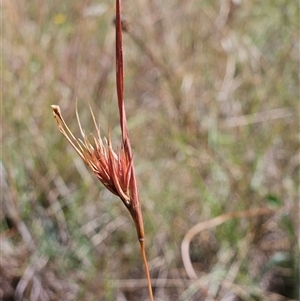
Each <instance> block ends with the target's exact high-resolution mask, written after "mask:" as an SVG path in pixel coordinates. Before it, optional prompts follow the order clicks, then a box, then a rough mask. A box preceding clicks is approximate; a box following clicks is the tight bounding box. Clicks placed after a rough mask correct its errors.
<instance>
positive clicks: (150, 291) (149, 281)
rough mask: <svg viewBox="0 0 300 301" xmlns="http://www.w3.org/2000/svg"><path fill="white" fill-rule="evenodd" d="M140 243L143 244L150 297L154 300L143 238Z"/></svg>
mask: <svg viewBox="0 0 300 301" xmlns="http://www.w3.org/2000/svg"><path fill="white" fill-rule="evenodd" d="M140 245H141V252H142V257H143V261H144V266H145V272H146V278H147V284H148V292H149V297H150V301H154V298H153V293H152V286H151V278H150V273H149V268H148V262H147V257H146V251H145V241H144V240H142V241H141V240H140Z"/></svg>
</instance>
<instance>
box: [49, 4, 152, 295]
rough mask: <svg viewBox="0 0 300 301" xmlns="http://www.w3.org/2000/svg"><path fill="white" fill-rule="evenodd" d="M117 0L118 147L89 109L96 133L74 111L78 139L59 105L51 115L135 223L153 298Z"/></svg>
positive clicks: (119, 10)
mask: <svg viewBox="0 0 300 301" xmlns="http://www.w3.org/2000/svg"><path fill="white" fill-rule="evenodd" d="M120 15H121V1H120V0H116V22H115V23H116V82H117V96H118V107H119V115H120V127H121V132H122V142H121V148H120V149H118V150H117V151H114V150H113V148H112V143H111V138H110V135H109V133H108V138H107V139H105V138H101V134H100V128H99V127H98V126H97V123H96V120H95V116H94V114H93V112H92V109H91V108H90V110H91V114H92V118H93V121H94V125H95V129H96V132H97V136H94V135H91V137H90V138H89V137H87V136H86V135H85V133H84V131H83V129H82V127H81V123H80V119H79V115H78V112H77V111H76V116H77V120H78V125H79V128H80V132H81V136H82V139H77V138H75V136H74V135H73V134H72V132H71V130H70V129H69V128H68V126H67V124H66V123H65V121H64V119H63V117H62V114H61V111H60V108H59V106H57V105H52V106H51V107H52V111H53V115H54V117H55V119H56V122H57V124H58V128H59V130H60V132H61V133H62V134H63V135H64V136H65V138H66V139H67V140H68V142H69V143H70V144H71V145H72V147H73V148H74V149H75V151H76V152H77V153H78V155H79V156H80V157H81V159H82V160H83V161H84V162H85V163H86V164H87V165H88V166H89V167H90V169H91V170H92V171H93V173H94V174H95V175H96V176H97V178H98V179H99V180H100V182H101V183H102V184H103V185H104V186H105V187H106V188H107V189H108V190H109V191H110V192H112V193H113V194H115V195H117V196H118V197H119V198H120V199H121V200H122V202H123V203H124V205H125V206H126V208H127V209H128V211H129V212H130V214H131V216H132V219H133V221H134V223H135V228H136V231H137V236H138V240H139V243H140V247H141V253H142V258H143V262H144V266H145V272H146V277H147V284H148V291H149V296H150V300H151V301H153V300H154V299H153V293H152V287H151V279H150V273H149V268H148V263H147V258H146V251H145V233H144V224H143V217H142V212H141V205H140V200H139V194H138V188H137V182H136V176H135V170H134V164H133V156H132V149H131V144H130V139H129V134H128V127H127V119H126V113H125V104H124V93H123V90H124V84H123V78H124V75H123V49H122V48H123V47H122V24H121V17H120Z"/></svg>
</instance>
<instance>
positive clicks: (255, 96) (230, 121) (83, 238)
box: [0, 0, 300, 301]
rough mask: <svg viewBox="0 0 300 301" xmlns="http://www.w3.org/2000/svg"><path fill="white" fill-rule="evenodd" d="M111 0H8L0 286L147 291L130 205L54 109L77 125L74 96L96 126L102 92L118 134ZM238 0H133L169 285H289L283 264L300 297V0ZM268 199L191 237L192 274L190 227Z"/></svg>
mask: <svg viewBox="0 0 300 301" xmlns="http://www.w3.org/2000/svg"><path fill="white" fill-rule="evenodd" d="M113 2H114V1H110V2H101V3H99V2H92V1H70V0H67V1H52V2H51V1H41V2H39V3H38V5H37V3H35V2H34V1H25V0H18V1H17V0H10V1H8V0H4V1H2V3H1V4H2V7H1V8H2V11H3V12H2V28H3V29H2V30H3V34H2V64H3V69H2V76H1V77H2V108H1V109H2V110H1V112H2V114H1V117H2V121H1V123H2V128H1V130H2V154H1V211H0V221H1V245H0V246H1V261H0V275H1V276H0V281H1V285H0V287H1V288H0V294H2V295H0V296H1V297H0V299H1V298H2V299H3V300H41V301H43V300H66V301H68V300H108V301H109V300H118V301H123V300H130V301H135V300H147V298H148V297H147V284H146V282H145V281H144V280H143V279H141V278H143V277H144V274H143V271H142V269H141V267H142V261H141V259H140V257H139V255H138V253H137V254H134V253H132V250H138V246H137V245H136V239H135V235H136V234H135V233H134V232H133V231H132V230H131V228H132V221H131V219H130V216H129V215H128V213H127V212H126V209H125V208H123V206H121V205H120V203H119V201H118V199H117V198H116V197H114V196H112V195H110V194H109V193H107V191H106V190H105V189H103V187H102V186H100V185H99V183H98V181H97V179H96V178H94V177H93V176H92V174H91V173H90V172H89V170H88V168H87V167H86V166H85V165H84V164H83V163H82V162H81V161H80V159H79V158H77V157H76V155H75V154H74V151H73V150H72V149H71V147H69V146H68V145H67V144H66V142H65V141H64V140H63V138H62V137H61V135H59V133H58V132H57V129H56V125H55V122H54V120H53V116H52V113H51V110H49V107H50V105H51V104H53V103H57V104H58V105H59V106H60V108H61V110H62V112H63V114H64V117H65V120H66V122H67V124H68V126H69V127H70V129H72V130H76V129H77V128H78V127H77V125H76V123H77V121H76V119H74V118H73V117H74V116H75V108H76V100H78V110H79V112H80V116H81V123H82V125H83V128H86V129H87V128H89V129H92V128H93V120H92V119H91V117H90V112H89V109H88V106H87V101H88V102H90V103H91V106H92V108H93V111H94V113H95V114H96V115H95V117H96V120H97V122H98V123H101V128H103V129H104V132H106V128H107V126H108V124H109V125H110V131H111V136H112V141H113V144H114V143H115V145H114V146H117V141H119V138H120V131H119V126H118V124H119V120H118V111H117V96H116V92H115V70H114V37H115V32H114V30H115V29H114V26H113V22H112V21H113V16H114V3H113ZM220 3H223V4H222V5H221V6H220ZM230 3H231V6H230V5H229V4H230ZM233 3H234V1H232V2H230V1H229V0H228V1H223V2H222V1H212V2H211V1H168V0H166V1H145V0H137V1H124V3H123V6H124V9H123V11H124V18H125V19H126V21H127V22H128V32H127V33H124V60H125V61H124V64H125V105H126V110H127V115H128V126H129V132H130V137H131V143H132V148H133V153H134V160H135V165H136V172H137V179H138V182H139V187H140V199H141V203H142V209H143V213H144V219H145V231H146V235H147V241H148V246H147V247H148V250H147V253H148V257H149V259H150V262H149V264H150V272H151V276H152V278H153V279H154V281H153V286H154V293H155V300H156V301H158V300H165V301H167V300H172V301H173V300H180V301H184V300H195V301H196V300H197V301H198V300H204V293H203V292H204V291H205V292H206V294H208V295H209V296H211V298H213V299H216V300H217V299H218V300H224V299H226V298H237V297H236V296H239V297H240V298H241V299H243V300H253V299H255V298H256V299H257V298H259V299H260V300H266V299H272V300H273V299H274V300H275V299H276V295H277V297H278V296H279V295H280V294H281V295H284V292H283V291H278V289H279V284H278V283H279V282H283V281H285V282H286V284H285V286H286V287H288V286H290V287H289V288H287V289H286V296H287V297H288V298H294V299H296V296H295V295H294V296H292V295H291V292H292V288H291V286H292V281H293V279H294V280H295V281H296V278H297V275H296V274H297V273H296V270H297V269H296V268H295V269H294V274H292V272H293V268H292V267H293V266H294V267H295V266H297V265H298V264H299V258H298V256H297V254H298V253H299V250H298V245H299V239H298V237H299V236H298V235H299V233H297V231H298V230H297V229H299V204H298V187H299V164H300V160H299V105H298V101H299V83H298V73H299V67H298V66H299V36H298V32H299V28H298V27H299V24H298V20H299V7H298V5H297V3H296V2H293V1H289V2H287V1H283V0H282V1H279V0H276V1H266V2H264V4H263V5H262V4H260V3H259V2H253V1H250V2H249V1H248V2H247V1H242V2H241V5H239V6H234V5H233ZM227 4H228V5H229V6H226V5H227ZM95 5H96V6H95ZM74 134H75V136H76V137H77V136H79V135H80V133H79V132H77V133H74ZM94 134H95V133H94ZM255 208H261V209H263V210H265V209H266V208H271V209H272V210H274V214H272V215H264V216H257V217H253V216H252V217H251V218H247V217H245V218H241V219H229V220H228V221H227V222H226V223H224V224H222V225H220V226H218V227H215V228H210V229H208V228H207V229H205V228H204V230H203V231H201V232H200V233H198V234H197V235H196V236H194V237H193V239H192V241H191V242H190V254H189V255H190V258H191V261H192V262H193V267H194V270H195V272H196V274H197V276H200V275H201V278H200V281H199V282H195V281H193V280H190V279H189V277H188V274H187V273H186V271H185V269H184V265H183V263H182V260H181V256H182V254H181V251H180V245H181V242H182V239H183V238H184V236H185V234H186V233H188V231H189V229H191V228H192V227H193V226H195V225H197V224H198V223H200V222H204V221H208V222H209V221H210V220H212V219H213V218H215V217H217V216H219V215H221V214H226V213H229V212H234V211H244V210H253V209H255ZM112 234H114V235H112ZM149 242H151V243H149ZM289 275H290V276H291V277H288V276H289ZM136 279H139V281H136ZM291 279H292V280H291ZM275 289H277V292H276V291H275ZM4 293H5V294H6V295H5V296H4V295H3V294H4ZM234 296H235V297H234ZM5 298H6V299H5ZM276 300H277V299H276Z"/></svg>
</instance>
